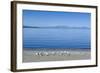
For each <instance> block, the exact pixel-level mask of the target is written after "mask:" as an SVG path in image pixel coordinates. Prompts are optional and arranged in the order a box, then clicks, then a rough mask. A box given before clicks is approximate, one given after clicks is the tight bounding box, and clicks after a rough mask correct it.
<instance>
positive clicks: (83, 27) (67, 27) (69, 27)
mask: <svg viewBox="0 0 100 73" xmlns="http://www.w3.org/2000/svg"><path fill="white" fill-rule="evenodd" d="M23 28H66V29H90V28H89V27H85V26H82V27H72V26H23Z"/></svg>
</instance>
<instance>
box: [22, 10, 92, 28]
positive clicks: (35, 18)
mask: <svg viewBox="0 0 100 73" xmlns="http://www.w3.org/2000/svg"><path fill="white" fill-rule="evenodd" d="M90 24H91V14H90V13H82V12H81V13H80V12H56V11H36V10H23V25H24V26H40V27H41V26H72V27H74V26H75V27H82V26H85V27H90Z"/></svg>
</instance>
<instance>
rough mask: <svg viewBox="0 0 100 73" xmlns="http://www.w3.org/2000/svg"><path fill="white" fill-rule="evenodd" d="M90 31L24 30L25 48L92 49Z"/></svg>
mask: <svg viewBox="0 0 100 73" xmlns="http://www.w3.org/2000/svg"><path fill="white" fill-rule="evenodd" d="M90 46H91V45H90V29H41V28H23V48H29V49H31V48H79V49H83V48H84V49H88V48H90Z"/></svg>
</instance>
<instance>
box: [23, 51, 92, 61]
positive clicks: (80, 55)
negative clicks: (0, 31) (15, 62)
mask: <svg viewBox="0 0 100 73" xmlns="http://www.w3.org/2000/svg"><path fill="white" fill-rule="evenodd" d="M90 58H91V51H90V49H63V50H32V49H30V50H29V49H23V62H41V61H64V60H85V59H90Z"/></svg>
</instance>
